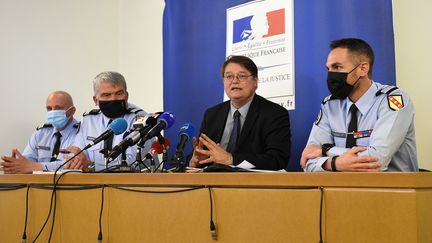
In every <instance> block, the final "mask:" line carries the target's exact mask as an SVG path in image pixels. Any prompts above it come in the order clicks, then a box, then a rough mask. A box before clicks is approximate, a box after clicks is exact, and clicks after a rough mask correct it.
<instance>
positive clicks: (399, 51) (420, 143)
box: [393, 0, 432, 170]
mask: <svg viewBox="0 0 432 243" xmlns="http://www.w3.org/2000/svg"><path fill="white" fill-rule="evenodd" d="M431 9H432V2H431V1H429V0H413V1H405V0H393V19H394V23H393V25H394V33H395V49H396V77H397V85H398V86H399V87H400V88H402V89H404V90H405V91H407V92H408V93H409V95H410V96H411V98H412V100H413V102H414V106H415V110H416V115H415V126H416V138H417V153H418V159H419V164H420V167H421V168H426V169H429V170H432V163H431V159H432V146H431V142H430V140H431V138H432V128H431V126H430V122H431V120H432V115H431V112H429V111H430V109H431V108H430V106H429V103H430V102H429V98H428V97H430V96H431V90H432V83H431V77H432V74H431V71H430V70H431V66H430V59H431V56H432V48H431V44H432V31H431V27H430V23H432V15H431V13H430V10H431Z"/></svg>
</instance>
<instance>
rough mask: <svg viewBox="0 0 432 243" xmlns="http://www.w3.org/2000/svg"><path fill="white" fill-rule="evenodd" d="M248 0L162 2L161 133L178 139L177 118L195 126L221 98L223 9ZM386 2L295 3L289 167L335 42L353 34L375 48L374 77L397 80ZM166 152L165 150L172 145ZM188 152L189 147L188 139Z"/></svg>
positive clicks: (321, 93) (294, 164) (322, 90)
mask: <svg viewBox="0 0 432 243" xmlns="http://www.w3.org/2000/svg"><path fill="white" fill-rule="evenodd" d="M245 2H249V1H246V0H224V1H222V0H217V1H216V0H213V1H209V0H207V1H203V0H181V1H179V0H165V10H164V16H163V59H164V63H163V70H164V71H163V75H164V82H163V86H164V89H163V95H164V110H165V111H171V112H173V113H174V114H175V115H176V123H175V125H174V126H173V127H172V128H170V129H169V130H168V131H166V133H165V134H166V136H167V137H168V138H169V139H170V140H171V141H172V144H174V145H175V144H177V141H178V140H179V139H178V135H177V132H178V130H179V128H180V126H181V125H182V124H183V123H186V122H191V123H193V124H194V125H195V128H196V129H195V130H196V132H195V135H196V136H197V135H198V133H199V127H200V124H201V119H202V117H203V114H204V111H205V110H206V109H207V108H208V107H211V106H213V105H216V104H217V103H220V102H222V101H223V83H222V79H221V77H220V66H221V64H222V63H223V62H224V60H225V42H226V41H225V39H226V9H227V8H230V7H233V6H236V5H239V4H242V3H245ZM391 2H392V1H391V0H379V1H376V0H362V1H358V0H326V1H322V0H295V1H294V52H295V95H296V109H295V110H293V111H290V112H289V114H290V119H291V132H292V135H293V136H292V148H291V159H290V163H289V165H288V170H290V171H300V167H299V161H300V155H301V151H302V150H303V148H304V146H305V144H306V142H307V138H308V136H309V132H310V129H311V127H312V123H313V122H314V120H315V118H316V116H317V114H318V111H319V106H320V104H321V101H322V99H323V98H325V97H326V96H327V95H328V94H329V92H328V90H327V86H326V81H325V79H326V76H327V70H326V68H325V62H326V59H327V54H328V51H329V47H328V46H329V43H330V41H331V40H333V39H338V38H345V37H356V38H361V39H364V40H365V41H367V42H368V43H369V44H370V45H371V46H372V48H373V49H374V51H375V56H376V60H375V66H374V69H373V79H374V80H375V81H377V82H380V83H383V84H393V85H394V84H395V80H396V78H395V76H396V74H395V62H394V38H393V37H394V36H393V22H392V3H391ZM174 145H173V146H172V148H171V149H170V150H171V152H172V150H173V149H174V148H173V147H175V146H174ZM186 151H191V144H190V143H189V145H188V147H187V149H186Z"/></svg>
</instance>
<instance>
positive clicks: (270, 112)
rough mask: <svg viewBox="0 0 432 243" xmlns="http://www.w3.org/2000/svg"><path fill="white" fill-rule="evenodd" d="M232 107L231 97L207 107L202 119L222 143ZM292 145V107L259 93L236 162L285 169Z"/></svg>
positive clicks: (205, 130)
mask: <svg viewBox="0 0 432 243" xmlns="http://www.w3.org/2000/svg"><path fill="white" fill-rule="evenodd" d="M229 110H230V101H226V102H223V103H221V104H218V105H216V106H214V107H211V108H209V109H207V110H206V112H205V114H204V119H203V121H202V123H201V133H205V134H206V135H207V136H209V137H210V138H211V139H212V140H213V141H215V142H216V143H219V142H220V141H221V139H222V135H223V131H224V129H225V123H226V120H227V116H228V113H229ZM290 149H291V130H290V121H289V115H288V111H287V110H286V109H285V108H283V107H282V106H280V105H277V104H275V103H273V102H271V101H268V100H266V99H265V98H263V97H261V96H259V95H257V94H255V96H254V98H253V100H252V103H251V105H250V107H249V111H248V113H247V115H246V120H245V122H244V124H243V127H242V129H241V133H240V137H239V140H238V142H237V147H236V149H235V151H234V153H233V164H234V165H238V164H240V163H241V162H243V161H244V160H246V161H248V162H249V163H251V164H253V165H255V167H256V169H264V170H280V169H285V168H286V166H287V164H288V160H289V157H290Z"/></svg>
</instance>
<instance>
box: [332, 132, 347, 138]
mask: <svg viewBox="0 0 432 243" xmlns="http://www.w3.org/2000/svg"><path fill="white" fill-rule="evenodd" d="M331 134H332V135H333V137H338V138H346V133H344V132H334V131H332V132H331Z"/></svg>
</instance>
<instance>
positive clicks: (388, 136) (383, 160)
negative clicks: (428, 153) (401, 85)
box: [358, 93, 414, 170]
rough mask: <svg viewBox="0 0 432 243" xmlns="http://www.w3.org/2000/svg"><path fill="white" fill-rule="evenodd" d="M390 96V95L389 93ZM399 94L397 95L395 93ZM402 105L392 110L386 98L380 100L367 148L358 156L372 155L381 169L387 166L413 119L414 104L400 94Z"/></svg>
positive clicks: (385, 168)
mask: <svg viewBox="0 0 432 243" xmlns="http://www.w3.org/2000/svg"><path fill="white" fill-rule="evenodd" d="M390 96H392V95H390ZM396 96H399V95H396ZM400 96H401V97H402V102H403V103H402V104H403V107H402V108H400V109H396V110H392V109H391V108H390V105H389V104H390V102H388V101H387V99H388V98H387V99H383V100H382V101H381V104H380V107H379V112H378V119H377V121H376V123H375V127H374V128H373V132H372V134H371V136H370V140H369V146H367V150H366V151H364V152H361V153H359V154H358V155H359V156H374V157H377V158H378V162H379V163H380V164H381V165H382V166H381V168H380V169H381V170H387V167H388V165H389V163H390V161H391V159H392V157H393V155H394V154H395V153H396V152H397V150H398V149H399V147H400V146H401V145H402V143H403V142H404V140H405V136H406V134H407V132H408V129H409V127H410V125H411V123H412V121H413V119H414V106H413V104H412V101H411V100H410V99H409V97H408V96H407V95H405V94H403V93H402V94H400Z"/></svg>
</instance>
